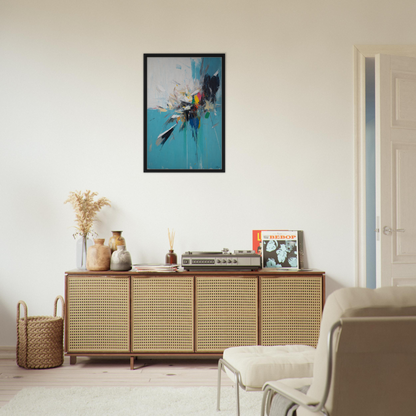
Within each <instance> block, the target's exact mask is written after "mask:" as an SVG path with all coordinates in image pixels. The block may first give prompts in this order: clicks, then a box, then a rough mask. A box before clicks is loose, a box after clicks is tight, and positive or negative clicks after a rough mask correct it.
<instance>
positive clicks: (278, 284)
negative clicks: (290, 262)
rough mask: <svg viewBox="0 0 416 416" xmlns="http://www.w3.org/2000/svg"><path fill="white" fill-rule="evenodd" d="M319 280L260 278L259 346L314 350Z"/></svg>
mask: <svg viewBox="0 0 416 416" xmlns="http://www.w3.org/2000/svg"><path fill="white" fill-rule="evenodd" d="M322 293H323V292H322V277H321V276H318V277H311V276H305V277H302V276H294V277H277V278H276V277H260V311H261V312H260V315H261V319H260V331H261V345H285V344H303V345H311V346H313V347H316V344H317V342H318V337H319V329H320V325H321V314H322Z"/></svg>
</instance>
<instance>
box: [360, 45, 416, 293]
mask: <svg viewBox="0 0 416 416" xmlns="http://www.w3.org/2000/svg"><path fill="white" fill-rule="evenodd" d="M379 53H382V54H388V55H401V56H413V57H416V45H415V46H395V45H388V46H384V45H366V46H356V47H355V48H354V69H355V73H354V81H355V84H354V95H355V103H354V105H355V120H354V125H355V149H354V151H355V152H354V153H355V155H354V156H355V208H356V212H355V214H356V215H355V219H356V221H355V241H356V251H355V255H356V261H355V266H356V282H355V283H356V286H361V287H374V286H375V282H374V276H373V274H374V273H373V272H372V269H373V268H374V261H376V263H377V286H386V285H391V284H394V285H402V284H410V283H412V281H414V278H413V276H414V275H416V273H414V272H413V270H416V265H415V266H413V265H411V263H415V261H414V260H415V259H416V256H415V259H412V254H413V253H412V252H411V251H415V254H416V248H415V250H413V247H414V244H415V240H416V239H415V238H414V236H411V232H413V231H412V230H414V228H415V227H414V226H413V219H412V218H410V215H408V217H409V218H408V219H407V220H405V222H406V221H407V223H408V224H407V225H409V224H410V226H409V227H408V232H407V233H406V234H405V233H404V232H402V229H401V228H399V227H398V225H397V224H398V223H400V222H403V218H404V216H405V214H406V210H405V211H403V213H400V215H398V216H395V217H393V216H392V215H391V213H392V212H393V211H394V210H395V209H396V207H397V206H399V205H400V204H402V205H403V201H400V200H398V202H394V203H393V202H392V201H393V199H392V200H389V201H388V204H387V205H388V207H387V211H386V209H385V210H384V214H383V215H384V216H382V217H381V218H384V219H385V218H388V220H384V222H385V223H386V224H387V231H386V228H385V227H386V224H384V223H383V224H382V225H376V224H375V223H376V219H375V216H374V215H373V216H371V215H369V212H370V214H371V213H373V214H374V206H373V201H372V198H371V194H372V192H373V191H374V189H371V187H374V184H372V182H371V180H370V181H369V180H368V179H369V178H368V176H369V172H370V173H371V169H374V167H373V166H371V163H372V159H371V157H373V159H374V155H371V154H369V152H370V153H371V152H373V151H374V150H372V149H371V147H370V148H369V147H368V142H369V140H368V134H370V135H371V134H374V131H373V132H372V131H371V128H370V129H368V124H367V120H368V115H369V113H370V116H371V111H369V108H368V107H369V104H370V106H371V100H370V101H368V100H366V92H367V93H368V85H366V84H367V83H366V69H367V70H368V68H369V59H373V58H374V57H375V56H376V54H379ZM390 61H392V62H393V64H392V65H393V66H394V65H398V66H397V68H398V69H399V72H400V74H399V77H398V78H397V77H396V79H395V80H394V83H397V82H399V84H400V83H401V84H402V85H403V86H404V85H406V87H405V88H406V91H408V89H409V88H410V89H411V88H413V85H416V75H415V83H414V84H413V78H412V76H410V77H411V78H412V79H410V80H409V75H408V74H407V73H406V72H407V70H408V68H410V66H411V65H413V63H412V60H409V61H410V63H409V62H407V61H406V59H403V60H401V59H400V58H392V59H389V58H387V59H386V60H385V62H387V63H388V64H389V65H390ZM370 62H371V64H370V66H371V65H372V61H370ZM380 62H381V61H380V60H378V67H380V66H381V64H380ZM396 62H397V63H396ZM414 62H416V61H414ZM403 65H404V66H403ZM409 65H410V66H409ZM393 66H392V68H393ZM385 72H386V73H388V77H387V78H386V88H385V89H384V97H387V95H388V96H389V97H388V100H391V102H392V103H395V100H396V98H397V94H398V92H397V91H393V89H394V88H390V86H393V87H394V85H393V84H394V83H392V81H391V79H390V73H391V71H390V69H388V70H387V71H385ZM396 72H397V70H396ZM378 73H379V74H380V68H379V71H378ZM403 74H404V75H403ZM367 77H368V71H367ZM405 78H407V79H405ZM367 79H368V78H367ZM397 79H399V81H397ZM409 82H410V84H409ZM399 84H398V85H399ZM378 85H381V84H380V83H378ZM366 86H367V91H366ZM381 89H382V88H380V89H379V91H378V92H380V90H381ZM392 91H393V92H394V93H393V95H392V96H391V97H390V95H391V94H390V92H392ZM403 91H404V90H403ZM406 94H407V93H406ZM406 94H403V93H402V95H403V96H404V95H406ZM412 94H413V93H412ZM407 95H409V94H407ZM381 96H382V95H381ZM382 97H383V96H382ZM412 97H413V95H412ZM367 98H368V97H367ZM412 100H413V98H412ZM378 101H380V100H378ZM381 101H383V100H381ZM407 101H409V100H407ZM377 105H378V104H377ZM412 105H413V104H412ZM381 107H382V106H381ZM390 107H391V108H393V105H390V104H389V102H388V101H387V102H386V105H385V108H386V109H387V108H388V111H390ZM370 110H371V109H370ZM410 110H413V108H411V109H410ZM378 111H380V105H378ZM383 111H386V110H383ZM373 112H374V110H373ZM391 117H392V116H391V115H390V114H387V113H385V116H379V117H378V120H379V121H381V120H384V123H379V124H378V131H384V133H383V134H384V135H385V136H384V137H387V139H388V140H389V137H392V138H393V139H392V141H390V142H388V144H387V147H385V148H387V149H389V152H390V155H389V157H388V158H387V159H386V158H385V159H384V162H383V163H384V165H385V167H386V169H381V170H380V169H379V172H378V174H377V177H378V180H379V178H380V177H382V178H383V180H386V178H387V182H388V180H389V181H390V185H389V186H390V188H391V189H390V191H389V192H390V194H392V195H393V196H395V195H396V194H397V195H399V193H396V194H395V193H394V192H392V190H397V189H396V188H397V183H399V182H401V181H402V182H405V181H403V180H400V179H399V180H397V178H393V175H390V173H389V172H390V171H391V172H393V170H392V167H394V166H393V165H395V163H396V158H397V157H398V158H400V157H402V160H403V162H401V163H402V165H403V166H404V169H405V170H406V169H407V170H406V172H405V176H404V178H408V177H409V172H410V170H409V169H410V168H409V166H410V165H411V164H412V163H413V162H414V160H413V159H412V158H413V156H411V155H412V154H413V148H412V146H411V145H412V143H413V141H414V139H413V137H416V134H415V132H414V131H413V132H409V131H407V134H406V132H405V130H406V129H408V128H410V129H412V128H413V127H416V119H415V123H414V124H415V126H411V124H412V123H413V122H410V124H409V121H408V120H406V121H405V124H406V123H407V124H408V125H401V126H400V125H399V124H400V123H402V124H403V122H402V121H397V120H398V119H397V120H396V122H395V121H394V118H395V117H396V116H395V115H394V114H393V122H391V120H392V119H391ZM412 117H413V116H412ZM407 118H408V117H407ZM394 123H396V126H394ZM391 126H393V127H396V129H393V128H391ZM397 127H403V128H401V129H400V128H399V129H398V128H397ZM373 130H374V129H373ZM409 133H410V134H409ZM400 135H401V136H400ZM410 135H411V137H412V138H411V139H410ZM366 137H367V140H366ZM400 137H401V138H400ZM370 142H371V140H370ZM378 142H379V143H380V140H379V141H378ZM393 142H395V143H393ZM399 142H400V143H401V144H400V146H401V147H400V146H399V148H398V149H395V148H394V147H395V146H396V144H397V143H399ZM403 143H405V144H406V145H408V146H407V147H408V148H407V150H406V156H404V155H405V153H404V151H402V152H401V154H400V151H401V150H400V149H402V150H403V146H402V144H403ZM409 145H410V147H409ZM415 147H416V146H415ZM396 148H397V146H396ZM391 149H393V153H394V155H393V154H392V153H391ZM415 154H416V153H415ZM409 155H410V156H409ZM393 156H394V157H393ZM409 157H410V159H409ZM376 159H377V160H379V158H376ZM406 163H407V165H406ZM369 164H370V165H369ZM390 164H391V166H390ZM400 169H402V168H400ZM402 170H403V169H402ZM387 171H388V173H387V174H386V172H387ZM396 171H397V172H399V170H397V169H396ZM381 173H383V174H381ZM411 175H412V176H414V174H413V173H412V172H411ZM392 181H393V183H391V182H392ZM369 187H370V189H369ZM383 189H384V188H383ZM402 193H404V192H402ZM378 194H379V195H382V192H380V189H379V190H378ZM369 195H370V198H369ZM377 200H380V198H377ZM406 201H407V200H406ZM414 201H416V196H414ZM406 203H407V202H406ZM411 204H415V202H411ZM391 206H393V209H391ZM379 208H380V205H379V204H378V205H377V209H378V210H379ZM408 211H409V209H407V212H408ZM386 212H387V215H386ZM378 215H380V213H378ZM392 222H394V223H395V225H392V224H391V223H392ZM376 228H378V229H379V232H378V233H376V232H375V229H376ZM383 229H384V232H383ZM390 230H391V231H390ZM409 231H411V232H409ZM372 232H373V234H372ZM415 232H416V231H415ZM374 244H375V245H376V246H377V256H376V257H377V258H376V259H375V258H374V256H375V249H374ZM387 244H389V245H390V246H389V247H387ZM382 246H384V249H383V250H381V247H382ZM386 259H387V260H388V261H386ZM390 259H391V260H390ZM393 275H394V278H393Z"/></svg>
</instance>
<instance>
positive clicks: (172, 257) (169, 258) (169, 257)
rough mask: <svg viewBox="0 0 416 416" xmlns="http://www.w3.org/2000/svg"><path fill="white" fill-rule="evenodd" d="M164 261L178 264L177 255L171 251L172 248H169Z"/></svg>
mask: <svg viewBox="0 0 416 416" xmlns="http://www.w3.org/2000/svg"><path fill="white" fill-rule="evenodd" d="M165 263H166V264H178V256H177V255H176V253H174V252H173V250H169V253H168V254H166V258H165Z"/></svg>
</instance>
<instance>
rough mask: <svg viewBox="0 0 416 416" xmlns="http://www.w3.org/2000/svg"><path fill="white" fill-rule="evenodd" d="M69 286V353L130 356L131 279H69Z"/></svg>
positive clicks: (76, 277)
mask: <svg viewBox="0 0 416 416" xmlns="http://www.w3.org/2000/svg"><path fill="white" fill-rule="evenodd" d="M67 284H68V286H67V299H66V303H67V315H68V316H67V320H66V325H67V329H66V331H67V349H68V352H128V351H129V349H130V331H129V321H130V289H129V288H130V279H129V277H117V278H115V277H109V276H95V277H94V276H69V277H68V280H67Z"/></svg>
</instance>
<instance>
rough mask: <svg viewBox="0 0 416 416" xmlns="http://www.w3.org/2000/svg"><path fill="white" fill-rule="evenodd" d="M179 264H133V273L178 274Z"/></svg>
mask: <svg viewBox="0 0 416 416" xmlns="http://www.w3.org/2000/svg"><path fill="white" fill-rule="evenodd" d="M178 267H179V265H178V264H133V267H132V271H133V272H176V271H177V270H178Z"/></svg>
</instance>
